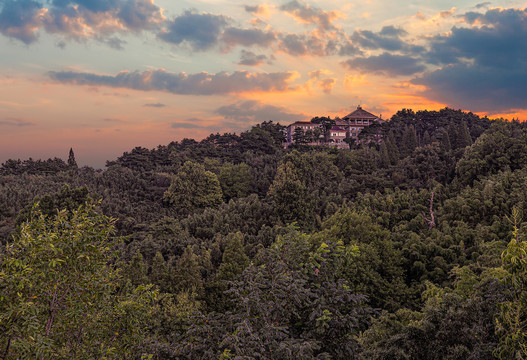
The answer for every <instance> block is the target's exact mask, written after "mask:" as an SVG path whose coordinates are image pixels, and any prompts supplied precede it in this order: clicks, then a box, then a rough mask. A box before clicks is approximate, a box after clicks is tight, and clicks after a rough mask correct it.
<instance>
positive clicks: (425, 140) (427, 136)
mask: <svg viewBox="0 0 527 360" xmlns="http://www.w3.org/2000/svg"><path fill="white" fill-rule="evenodd" d="M431 143H432V139H431V138H430V133H428V130H426V131H425V133H424V134H423V141H422V144H421V145H422V146H426V145H430V144H431Z"/></svg>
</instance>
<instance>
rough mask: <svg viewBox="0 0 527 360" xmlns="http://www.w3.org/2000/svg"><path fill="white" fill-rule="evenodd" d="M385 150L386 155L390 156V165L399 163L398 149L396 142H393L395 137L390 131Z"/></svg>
mask: <svg viewBox="0 0 527 360" xmlns="http://www.w3.org/2000/svg"><path fill="white" fill-rule="evenodd" d="M386 150H388V155H389V156H390V162H391V163H392V165H395V164H397V162H398V161H399V157H400V154H399V147H398V146H397V142H396V141H395V135H394V134H393V131H392V130H390V132H389V133H388V138H387V141H386Z"/></svg>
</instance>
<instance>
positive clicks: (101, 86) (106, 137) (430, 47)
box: [0, 0, 527, 167]
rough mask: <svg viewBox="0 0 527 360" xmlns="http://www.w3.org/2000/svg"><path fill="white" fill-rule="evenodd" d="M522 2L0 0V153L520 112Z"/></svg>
mask: <svg viewBox="0 0 527 360" xmlns="http://www.w3.org/2000/svg"><path fill="white" fill-rule="evenodd" d="M526 7H527V1H514V0H510V1H508V0H502V1H489V2H478V1H468V0H463V1H459V0H458V1H452V0H428V1H424V0H411V1H405V2H399V1H388V0H357V1H353V2H349V1H344V0H326V1H301V0H282V1H279V0H276V1H275V0H273V1H269V2H266V3H263V2H251V1H236V0H197V1H185V0H178V1H169V0H163V1H161V0H156V1H153V0H0V34H1V35H0V84H1V86H0V163H1V162H4V161H5V160H7V159H9V158H15V159H17V158H20V159H26V158H28V157H32V158H33V159H38V158H42V159H47V158H49V157H55V156H57V157H61V158H63V159H67V155H68V151H69V148H70V147H73V149H74V151H75V154H76V158H77V162H78V163H79V164H80V165H90V166H94V167H103V166H104V163H105V160H112V159H115V158H116V157H117V156H119V155H121V154H122V153H123V152H124V151H129V150H131V149H132V148H134V147H136V146H143V147H148V148H153V147H156V146H157V145H159V144H167V143H169V142H170V141H173V140H181V139H183V138H184V137H190V138H195V139H201V138H203V137H205V136H207V135H209V134H210V133H216V132H220V133H223V132H237V133H239V132H241V131H244V130H247V129H249V128H250V127H251V126H252V125H254V124H256V123H259V122H262V121H266V120H273V121H277V122H280V123H282V124H289V123H291V122H293V121H295V120H309V119H310V118H312V117H314V116H326V115H329V116H332V117H334V116H341V117H342V116H344V115H346V114H348V113H349V112H350V111H352V110H353V109H354V108H355V107H356V106H357V105H358V104H362V106H363V108H365V109H366V110H368V111H370V112H372V113H374V114H376V115H381V114H382V117H383V118H389V117H391V115H393V114H394V113H395V112H396V111H397V110H400V109H402V108H411V109H414V110H421V109H429V110H435V109H440V108H442V107H445V106H449V107H452V108H456V109H463V110H470V111H473V112H476V113H478V114H480V115H486V114H487V115H489V117H500V116H503V117H506V118H508V119H511V118H516V117H519V118H520V120H525V119H527V9H526Z"/></svg>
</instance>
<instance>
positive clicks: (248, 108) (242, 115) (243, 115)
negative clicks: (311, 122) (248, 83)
mask: <svg viewBox="0 0 527 360" xmlns="http://www.w3.org/2000/svg"><path fill="white" fill-rule="evenodd" d="M215 112H216V113H217V114H219V115H221V116H223V117H224V118H225V119H227V120H232V121H235V122H238V123H244V124H245V123H259V122H263V121H268V120H273V121H276V122H282V123H288V122H293V121H298V120H304V119H306V116H305V115H303V114H298V113H291V112H289V111H288V110H287V109H286V108H284V107H279V106H273V105H267V104H263V103H261V102H259V101H257V100H247V101H242V102H238V103H235V104H231V105H226V106H222V107H220V108H218V109H216V111H215Z"/></svg>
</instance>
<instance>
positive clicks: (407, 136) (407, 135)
mask: <svg viewBox="0 0 527 360" xmlns="http://www.w3.org/2000/svg"><path fill="white" fill-rule="evenodd" d="M417 146H418V143H417V133H416V132H415V127H414V126H413V125H409V126H406V128H405V129H404V133H403V141H402V147H403V149H404V155H405V156H408V155H410V154H411V153H412V152H413V151H414V149H415V148H416V147H417Z"/></svg>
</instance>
